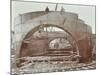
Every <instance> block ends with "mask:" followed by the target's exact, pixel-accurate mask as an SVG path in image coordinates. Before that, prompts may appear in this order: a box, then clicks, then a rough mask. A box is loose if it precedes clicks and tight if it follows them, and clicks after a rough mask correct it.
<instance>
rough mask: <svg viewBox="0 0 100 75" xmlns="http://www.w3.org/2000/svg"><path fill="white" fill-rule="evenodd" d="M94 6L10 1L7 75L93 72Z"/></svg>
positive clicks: (94, 65)
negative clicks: (9, 65) (9, 55)
mask: <svg viewBox="0 0 100 75" xmlns="http://www.w3.org/2000/svg"><path fill="white" fill-rule="evenodd" d="M95 14H96V6H95V5H81V4H79V5H78V4H67V3H49V2H36V1H14V0H13V1H11V74H12V75H21V74H23V75H25V74H34V73H50V72H68V71H81V70H82V71H83V70H95V69H96V22H95V21H96V15H95Z"/></svg>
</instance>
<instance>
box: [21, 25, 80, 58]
mask: <svg viewBox="0 0 100 75" xmlns="http://www.w3.org/2000/svg"><path fill="white" fill-rule="evenodd" d="M41 26H43V27H50V26H53V27H57V28H60V29H62V30H64V31H65V32H66V33H67V34H68V35H69V36H70V37H71V39H72V40H73V41H72V42H73V43H74V44H73V45H72V46H73V48H74V49H75V52H76V53H77V55H78V56H79V49H78V46H77V42H76V40H75V39H74V37H73V36H72V34H71V33H70V32H69V31H68V30H66V29H65V28H63V27H61V26H58V25H52V24H42V25H39V26H36V27H35V28H33V29H31V30H30V31H29V32H28V33H27V34H26V36H25V37H24V39H23V40H26V39H28V38H29V37H31V36H32V35H33V34H34V33H35V32H36V31H37V30H38V29H39V28H40V27H41ZM23 40H22V43H21V47H20V52H19V57H20V55H21V52H22V45H23Z"/></svg>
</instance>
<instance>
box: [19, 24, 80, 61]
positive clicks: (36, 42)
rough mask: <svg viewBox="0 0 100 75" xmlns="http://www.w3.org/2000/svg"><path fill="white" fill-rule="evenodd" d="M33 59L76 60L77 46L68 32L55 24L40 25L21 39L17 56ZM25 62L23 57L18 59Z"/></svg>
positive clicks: (77, 55)
mask: <svg viewBox="0 0 100 75" xmlns="http://www.w3.org/2000/svg"><path fill="white" fill-rule="evenodd" d="M24 57H31V58H32V59H31V60H33V61H38V62H41V61H77V60H78V57H79V50H78V46H77V44H76V42H75V40H74V39H73V37H72V36H71V35H70V33H69V32H68V31H67V30H65V29H64V28H62V27H59V26H56V25H51V24H48V25H40V26H38V27H35V28H34V29H32V30H31V31H30V32H29V33H28V34H27V35H26V36H25V38H24V39H23V42H22V45H21V49H20V55H19V58H24ZM21 62H25V60H24V59H21V60H20V63H21Z"/></svg>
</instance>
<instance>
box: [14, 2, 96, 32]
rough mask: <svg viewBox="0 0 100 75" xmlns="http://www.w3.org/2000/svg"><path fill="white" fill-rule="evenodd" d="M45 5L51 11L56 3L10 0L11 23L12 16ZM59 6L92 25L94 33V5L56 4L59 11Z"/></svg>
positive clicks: (36, 9)
mask: <svg viewBox="0 0 100 75" xmlns="http://www.w3.org/2000/svg"><path fill="white" fill-rule="evenodd" d="M47 6H48V7H49V9H50V10H51V11H52V10H53V11H54V10H55V7H56V4H54V3H37V2H22V1H13V2H12V24H13V22H14V18H15V17H16V16H18V15H19V14H23V13H27V12H34V11H44V10H45V8H46V7H47ZM61 7H63V8H64V9H65V11H66V12H73V13H77V14H78V16H79V18H80V19H82V20H84V21H85V23H86V24H88V25H90V26H91V27H92V32H93V33H95V14H96V13H95V6H88V5H71V4H58V7H57V11H60V10H61Z"/></svg>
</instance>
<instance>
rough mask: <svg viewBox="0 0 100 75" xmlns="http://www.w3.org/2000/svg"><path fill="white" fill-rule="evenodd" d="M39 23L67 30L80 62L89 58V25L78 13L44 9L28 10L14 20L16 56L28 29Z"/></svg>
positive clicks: (87, 60)
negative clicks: (71, 37) (75, 44)
mask: <svg viewBox="0 0 100 75" xmlns="http://www.w3.org/2000/svg"><path fill="white" fill-rule="evenodd" d="M41 24H45V25H46V24H52V25H56V26H58V27H61V28H64V29H65V30H67V31H68V32H69V33H70V34H71V35H72V36H73V38H74V39H75V41H76V43H77V45H78V48H79V54H80V56H81V57H80V62H89V61H90V60H91V43H90V39H89V38H90V35H91V33H92V31H91V27H90V26H88V25H87V24H85V23H84V21H82V20H80V19H79V18H78V15H77V14H75V13H70V12H62V14H61V12H59V11H51V12H48V13H45V12H44V11H38V12H29V13H25V14H21V15H19V16H18V17H17V18H16V20H15V46H16V56H17V57H18V56H19V54H20V53H19V52H20V48H21V44H22V41H23V39H24V38H25V36H26V35H27V34H28V32H29V31H31V30H32V29H34V28H35V27H38V26H39V25H41Z"/></svg>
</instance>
